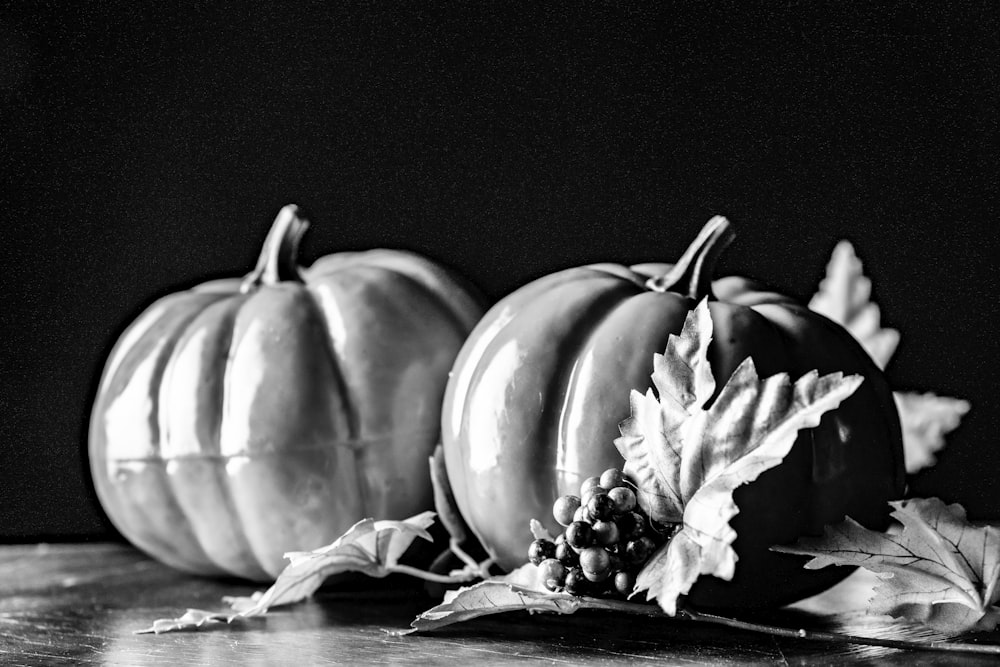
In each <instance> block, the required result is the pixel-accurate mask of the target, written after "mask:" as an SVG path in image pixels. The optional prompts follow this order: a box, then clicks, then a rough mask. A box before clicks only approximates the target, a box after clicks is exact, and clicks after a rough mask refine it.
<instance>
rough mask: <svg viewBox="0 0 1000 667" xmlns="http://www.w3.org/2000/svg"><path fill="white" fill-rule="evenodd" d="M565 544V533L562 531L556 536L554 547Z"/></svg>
mask: <svg viewBox="0 0 1000 667" xmlns="http://www.w3.org/2000/svg"><path fill="white" fill-rule="evenodd" d="M565 543H566V531H565V530H564V531H563V532H561V533H559V534H558V535H556V546H557V547H558V546H559V545H560V544H565Z"/></svg>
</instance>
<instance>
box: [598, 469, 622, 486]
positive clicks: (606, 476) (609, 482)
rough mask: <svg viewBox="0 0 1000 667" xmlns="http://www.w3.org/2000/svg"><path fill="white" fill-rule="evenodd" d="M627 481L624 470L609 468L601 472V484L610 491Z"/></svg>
mask: <svg viewBox="0 0 1000 667" xmlns="http://www.w3.org/2000/svg"><path fill="white" fill-rule="evenodd" d="M624 483H625V478H624V477H623V476H622V471H621V470H619V469H618V468H608V469H607V470H605V471H604V472H603V473H601V486H603V487H604V488H605V489H607V490H608V491H610V490H612V489H615V488H617V487H619V486H621V485H622V484H624Z"/></svg>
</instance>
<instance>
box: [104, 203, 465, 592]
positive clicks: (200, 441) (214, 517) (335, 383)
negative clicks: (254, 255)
mask: <svg viewBox="0 0 1000 667" xmlns="http://www.w3.org/2000/svg"><path fill="white" fill-rule="evenodd" d="M308 226H309V223H308V221H307V220H306V218H305V216H304V215H303V214H302V213H301V211H300V210H299V208H298V207H297V206H295V205H289V206H285V207H284V208H282V209H281V210H280V211H279V213H278V214H277V216H276V217H275V218H274V221H273V223H272V224H271V226H270V228H269V232H268V233H267V234H266V238H265V240H264V243H263V246H262V250H261V253H260V256H259V260H258V261H257V263H256V266H255V267H254V269H253V270H252V271H251V272H250V273H249V274H246V275H244V276H243V277H241V278H235V277H234V278H228V279H217V280H211V281H208V282H206V283H202V284H200V285H196V286H194V287H192V288H190V289H186V290H182V291H178V292H176V293H173V294H169V295H167V296H165V297H163V298H161V299H159V300H157V301H156V302H154V303H153V304H152V305H150V306H149V307H148V308H147V309H146V310H145V311H144V312H143V313H142V314H140V315H139V317H138V318H136V320H135V321H134V322H133V323H132V324H131V326H129V327H128V328H127V329H126V331H125V333H123V335H122V336H121V338H120V340H119V341H118V343H117V344H116V345H115V347H114V349H113V350H112V352H111V354H110V355H109V358H108V360H107V362H106V366H105V369H104V371H103V373H102V377H101V380H100V384H99V387H98V391H97V395H96V396H95V400H94V404H93V408H92V411H91V420H90V432H89V442H88V448H89V452H88V454H89V459H90V465H91V471H92V474H93V478H94V486H95V489H96V492H97V496H98V499H99V501H100V503H101V506H102V507H103V508H104V510H105V511H106V513H107V514H108V517H109V519H110V520H111V522H112V523H113V524H114V525H115V527H116V528H117V529H118V530H119V532H120V533H121V534H122V535H123V536H125V537H126V538H127V539H128V540H129V541H131V542H132V543H133V544H134V545H136V546H137V547H138V548H140V549H142V550H143V551H145V552H147V553H148V554H150V555H152V556H153V557H155V558H157V559H159V560H161V561H163V562H165V563H167V564H169V565H171V566H173V567H176V568H178V569H181V570H184V571H188V572H194V573H198V574H209V575H228V576H238V577H242V578H245V579H251V580H256V581H267V580H273V579H274V577H275V576H277V574H278V573H279V572H281V570H282V568H283V567H284V564H285V560H284V558H283V555H284V553H285V552H288V551H303V550H309V549H313V548H316V547H318V546H320V545H322V544H325V543H328V542H330V541H331V540H333V539H334V538H335V537H337V536H338V535H341V534H342V533H343V532H344V531H345V530H346V529H347V528H349V527H350V526H351V525H352V524H353V523H354V522H356V521H358V520H360V519H362V518H364V517H365V516H377V517H379V518H384V519H389V520H395V519H401V518H404V517H406V516H411V515H413V514H414V513H416V512H419V511H421V510H426V509H429V508H430V507H431V506H432V504H433V494H432V490H431V485H430V479H429V475H427V474H423V471H424V470H425V467H424V466H423V461H424V460H425V457H426V456H428V455H430V453H431V451H432V450H433V448H434V446H435V445H436V444H437V442H438V440H439V433H440V428H441V427H440V408H441V400H442V399H441V397H442V395H443V394H444V386H445V383H446V381H447V376H448V371H449V370H450V369H451V366H452V364H453V362H454V359H455V355H457V353H458V350H459V348H460V347H461V345H462V342H463V341H464V340H465V338H466V337H467V336H468V334H469V332H470V331H471V329H472V327H473V326H474V324H475V322H477V321H478V319H479V317H480V316H481V314H482V310H483V309H482V300H481V298H480V297H479V296H478V294H477V293H476V292H475V291H474V289H470V288H469V287H468V284H467V283H466V282H465V281H464V280H461V279H460V278H459V277H458V276H455V275H454V274H452V273H451V272H450V271H448V270H446V269H445V268H444V267H442V266H439V265H437V264H435V263H433V262H431V261H430V260H428V259H426V258H424V257H421V256H420V255H417V254H416V253H412V252H406V251H398V250H390V249H373V250H366V251H351V252H339V253H333V254H329V255H325V256H322V257H320V258H318V259H317V260H316V261H315V262H314V263H313V264H312V265H311V266H309V267H305V266H302V267H300V266H299V264H298V261H297V252H298V246H299V242H300V239H301V238H302V235H303V234H304V233H305V231H306V229H307V227H308Z"/></svg>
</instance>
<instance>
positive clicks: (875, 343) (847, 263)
mask: <svg viewBox="0 0 1000 667" xmlns="http://www.w3.org/2000/svg"><path fill="white" fill-rule="evenodd" d="M871 292H872V284H871V280H869V279H868V278H867V277H866V276H865V275H864V267H863V266H862V264H861V260H860V259H858V256H857V254H855V252H854V246H852V245H851V243H850V242H849V241H840V242H839V243H838V244H837V245H836V246H835V247H834V249H833V253H832V255H831V256H830V261H829V263H828V264H827V266H826V277H825V278H823V280H822V281H821V282H820V285H819V290H818V291H817V292H816V294H815V295H813V297H812V299H811V300H810V301H809V309H810V310H812V311H813V312H816V313H819V314H821V315H825V316H826V317H828V318H830V319H831V320H833V321H834V322H836V323H837V324H839V325H841V326H842V327H844V328H845V329H847V331H848V332H850V334H851V335H852V336H854V338H855V339H856V340H857V341H858V342H859V343H861V346H862V347H863V348H864V349H865V351H866V352H868V354H869V356H871V358H872V360H873V361H874V362H875V363H876V364H877V365H878V367H879V368H881V369H884V368H885V367H886V365H887V364H888V363H889V360H890V359H891V358H892V355H893V353H895V351H896V347H897V346H898V345H899V332H898V331H896V330H895V329H883V328H882V324H881V319H882V318H881V313H880V311H879V307H878V306H877V305H876V304H874V303H872V302H871ZM893 398H894V399H895V402H896V407H897V409H898V411H899V421H900V425H901V426H902V428H903V460H904V461H905V464H906V472H908V473H910V474H913V473H915V472H917V471H919V470H921V469H923V468H927V467H930V466H932V465H934V464H935V463H936V459H935V457H934V454H935V453H936V452H938V451H940V450H941V449H943V448H944V446H945V439H944V436H945V435H947V434H948V433H950V432H951V431H953V430H955V429H956V428H957V427H958V425H959V422H961V420H962V416H963V415H965V413H967V412H968V411H969V407H970V406H969V403H968V402H967V401H963V400H961V399H958V398H949V397H947V396H936V395H934V394H931V393H926V394H917V393H911V392H898V391H897V392H894V393H893Z"/></svg>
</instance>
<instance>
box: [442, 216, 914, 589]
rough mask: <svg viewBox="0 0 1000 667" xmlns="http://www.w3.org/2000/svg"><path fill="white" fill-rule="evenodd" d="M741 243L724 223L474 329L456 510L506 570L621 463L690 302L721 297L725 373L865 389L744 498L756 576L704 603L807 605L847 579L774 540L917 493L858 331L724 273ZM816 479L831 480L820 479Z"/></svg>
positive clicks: (467, 357) (453, 451)
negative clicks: (643, 398)
mask: <svg viewBox="0 0 1000 667" xmlns="http://www.w3.org/2000/svg"><path fill="white" fill-rule="evenodd" d="M734 236H735V232H734V228H733V226H732V225H731V224H730V222H729V221H728V220H727V219H726V218H724V217H722V216H718V217H715V218H712V219H711V220H710V221H709V222H708V224H706V225H705V226H704V228H703V229H701V230H700V233H698V234H697V236H696V238H695V240H694V241H693V242H692V243H691V245H690V246H688V247H687V248H686V249H685V251H684V252H683V253H682V254H681V257H680V260H679V261H678V262H677V263H676V264H668V263H654V262H650V263H644V264H637V265H634V266H624V265H617V264H610V263H604V264H591V265H587V266H580V267H573V268H568V269H565V270H563V271H559V272H556V273H553V274H550V275H547V276H543V277H541V278H539V279H537V280H535V281H532V282H530V283H528V284H526V285H523V286H522V287H520V288H518V289H517V290H515V291H514V292H512V293H510V294H508V295H507V296H505V297H504V298H503V299H501V300H500V301H499V302H498V303H496V304H495V305H494V306H493V308H491V309H490V310H489V311H488V312H487V313H486V315H485V316H484V317H483V319H482V321H481V322H480V323H479V324H478V325H477V326H476V328H475V329H474V330H473V332H472V334H471V335H470V336H469V338H468V339H467V340H466V342H465V344H464V345H463V347H462V350H461V351H460V353H459V355H458V357H457V359H456V362H455V365H454V367H453V370H452V374H451V376H450V379H449V382H448V387H447V390H446V394H445V403H444V409H443V418H442V429H443V431H442V438H443V441H444V452H445V459H446V464H447V468H448V474H449V477H450V478H451V480H452V486H453V489H454V492H455V499H456V503H457V505H458V507H459V509H460V511H461V513H462V515H463V516H464V517H465V518H466V520H467V522H468V524H469V526H470V530H471V531H472V532H473V533H474V534H475V535H476V537H477V538H478V539H479V540H480V542H482V543H483V545H484V547H485V548H486V550H487V552H488V553H489V554H490V555H491V556H493V557H494V558H495V559H496V561H497V563H498V565H499V566H500V567H502V568H503V569H507V570H510V569H513V568H515V567H517V566H518V565H519V564H520V563H522V562H523V559H524V554H525V553H526V550H527V549H528V546H529V544H530V541H531V540H530V535H526V534H525V531H524V528H523V527H524V525H526V524H527V523H528V522H529V521H530V520H531V519H532V518H540V517H545V516H547V515H548V514H549V508H550V507H551V503H552V502H554V501H555V499H556V498H558V497H560V496H563V495H566V494H568V493H571V492H573V489H579V487H580V484H581V483H582V482H583V480H584V479H586V478H587V477H588V476H589V475H591V474H594V473H593V471H599V470H604V469H607V468H612V467H616V466H620V465H621V456H620V455H619V454H618V453H617V452H616V451H613V450H612V451H609V449H610V448H609V447H608V443H609V442H613V441H614V440H615V438H617V437H618V436H619V435H620V432H619V431H618V424H619V423H620V422H621V421H622V419H625V418H626V417H627V416H628V415H629V411H630V404H629V391H630V390H631V389H636V388H645V387H648V386H649V377H650V373H651V371H652V370H653V368H652V366H651V362H652V360H653V359H654V356H655V355H656V354H659V353H662V351H663V350H664V349H665V348H666V345H667V339H668V336H669V335H670V334H677V333H679V332H680V330H681V328H682V324H683V322H684V319H685V317H686V315H687V313H688V312H689V311H690V310H691V309H692V308H693V307H694V306H695V305H696V304H697V303H699V301H698V300H692V299H691V294H698V295H700V296H702V298H704V297H705V296H709V295H711V296H710V297H709V303H708V310H709V311H710V313H711V318H712V322H713V326H714V332H715V333H714V337H713V341H712V353H711V355H710V358H711V363H712V366H713V372H714V373H716V374H717V375H718V377H729V376H730V375H731V374H732V373H733V371H734V370H735V369H736V367H737V365H738V364H739V362H740V361H742V360H743V359H746V358H747V357H751V358H753V360H754V362H755V364H756V365H757V368H758V371H759V373H760V374H761V377H769V376H772V375H775V374H778V373H788V374H789V375H790V376H791V377H792V378H793V379H797V378H799V377H801V376H802V375H803V374H806V373H808V372H810V371H813V370H816V371H817V372H818V373H820V374H821V375H828V374H831V373H836V372H842V373H844V374H847V375H850V374H858V375H861V376H863V377H864V378H865V382H864V383H863V384H862V386H861V387H859V389H858V391H857V392H856V393H855V394H854V395H853V396H851V397H850V398H849V399H847V400H845V401H844V403H843V405H841V406H840V407H839V408H838V413H837V418H835V419H834V418H831V419H827V420H823V422H821V423H820V424H819V425H818V426H817V427H816V428H815V429H813V430H812V431H811V432H810V434H809V435H808V436H807V435H803V436H802V437H803V438H810V439H811V440H812V441H813V443H812V444H810V445H809V446H803V447H798V446H796V447H793V448H792V452H791V454H790V455H789V457H788V460H787V463H788V465H785V466H783V467H782V468H781V469H776V470H775V471H768V473H767V474H765V475H762V476H761V477H760V478H759V479H757V480H756V481H755V482H754V483H753V484H752V485H746V489H741V490H740V491H739V492H738V494H737V496H738V497H737V501H738V502H739V503H740V509H741V513H740V514H739V515H737V517H736V518H735V519H734V522H735V524H736V527H735V529H736V530H738V531H739V534H740V535H741V536H742V538H743V539H741V552H740V554H739V555H740V558H741V562H742V563H743V565H744V566H745V567H743V572H744V574H743V575H737V576H736V577H735V578H734V580H733V581H732V582H719V584H718V585H716V582H714V581H713V580H711V579H710V578H705V579H706V581H704V582H702V581H699V582H698V584H697V585H696V586H695V588H693V589H692V591H691V596H692V597H693V598H695V600H694V603H695V604H703V605H704V606H705V607H711V606H748V607H750V606H767V605H775V604H784V603H785V602H788V601H791V600H792V599H793V598H795V596H805V595H808V594H810V593H811V592H812V591H815V590H818V589H821V588H824V587H826V586H828V585H830V584H831V583H833V581H834V580H835V579H837V578H838V576H839V575H838V573H835V572H831V573H827V575H828V576H829V578H827V575H824V576H823V577H817V576H816V575H817V574H818V573H814V572H811V573H810V572H807V573H803V572H801V568H800V567H799V566H798V563H796V562H791V559H784V558H778V557H777V554H774V553H771V552H770V551H769V547H770V546H771V545H772V544H775V543H782V542H785V541H789V540H792V539H794V538H795V537H796V536H797V535H798V534H800V533H802V532H809V531H816V530H820V529H821V528H822V526H823V525H824V524H825V523H827V522H828V521H829V520H831V519H832V518H833V517H835V516H842V515H843V514H845V513H848V514H851V515H852V516H855V517H861V518H860V519H859V520H860V521H862V522H864V523H866V524H867V525H870V526H873V527H877V526H880V525H882V523H884V522H887V521H888V512H887V511H886V509H885V508H886V507H887V502H888V501H889V500H892V499H896V498H898V497H900V495H901V494H902V491H903V483H904V482H905V477H904V472H903V468H902V458H903V457H902V440H901V433H900V428H899V422H898V418H897V416H896V413H895V410H894V407H893V403H892V394H891V390H890V389H889V387H888V383H887V382H886V380H885V378H884V376H883V375H882V374H881V372H880V370H879V369H878V368H877V367H875V366H874V365H873V364H872V363H871V361H870V359H869V358H868V355H867V353H865V351H864V350H863V349H862V348H861V346H860V345H858V343H857V341H855V340H854V339H853V338H852V337H851V336H850V334H849V333H848V332H846V331H844V330H843V329H842V328H840V327H837V326H835V325H833V324H832V323H831V322H830V321H829V320H828V319H827V318H825V317H822V316H821V315H818V314H816V313H813V312H811V311H809V310H808V309H807V308H806V307H805V306H804V305H803V304H801V303H799V302H798V301H797V300H796V299H793V298H791V297H789V296H786V295H782V294H780V293H777V292H773V291H770V290H769V289H766V288H762V287H761V285H760V284H759V283H756V282H755V281H752V280H750V279H746V278H742V277H738V276H736V277H733V276H726V277H722V278H714V276H713V269H714V264H715V262H716V261H717V260H718V259H719V257H720V255H721V253H722V251H723V250H724V248H725V247H726V246H727V245H728V244H729V242H730V241H732V240H733V238H734ZM842 424H846V425H848V426H849V427H850V428H848V429H843V428H840V426H841V425H842ZM800 444H801V443H800ZM815 470H823V471H830V473H831V474H830V475H829V476H828V477H824V478H822V482H821V483H820V482H817V481H816V479H818V478H814V476H813V472H814V471H815ZM547 528H548V529H549V530H550V531H557V530H558V528H557V526H555V525H548V526H547ZM774 582H782V584H781V585H776V584H775V583H774ZM784 582H793V584H792V585H787V586H786V585H784Z"/></svg>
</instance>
